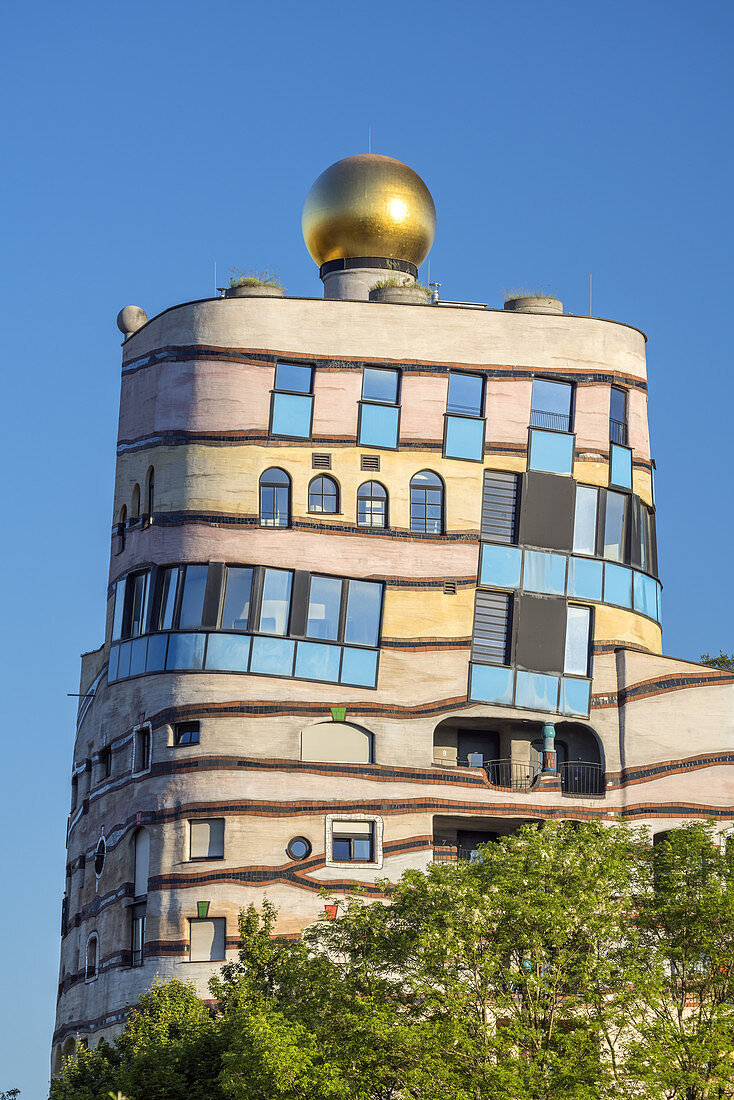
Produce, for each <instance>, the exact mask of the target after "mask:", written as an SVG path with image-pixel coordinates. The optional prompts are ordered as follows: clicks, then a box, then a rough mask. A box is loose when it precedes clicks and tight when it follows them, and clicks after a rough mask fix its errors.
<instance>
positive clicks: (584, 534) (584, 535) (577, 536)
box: [573, 485, 599, 555]
mask: <svg viewBox="0 0 734 1100" xmlns="http://www.w3.org/2000/svg"><path fill="white" fill-rule="evenodd" d="M598 501H599V490H598V489H595V488H594V487H593V486H592V485H577V486H576V510H575V513H574V521H573V552H574V554H592V555H593V554H595V553H596V511H597V505H598Z"/></svg>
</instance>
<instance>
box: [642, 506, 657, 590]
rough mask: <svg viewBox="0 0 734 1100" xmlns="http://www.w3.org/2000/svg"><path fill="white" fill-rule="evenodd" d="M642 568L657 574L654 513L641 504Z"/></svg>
mask: <svg viewBox="0 0 734 1100" xmlns="http://www.w3.org/2000/svg"><path fill="white" fill-rule="evenodd" d="M640 566H641V567H642V568H643V569H644V570H645V572H646V573H657V570H658V566H657V549H656V546H655V520H654V513H653V512H651V511H650V509H649V508H648V507H646V505H644V504H642V503H641V504H640Z"/></svg>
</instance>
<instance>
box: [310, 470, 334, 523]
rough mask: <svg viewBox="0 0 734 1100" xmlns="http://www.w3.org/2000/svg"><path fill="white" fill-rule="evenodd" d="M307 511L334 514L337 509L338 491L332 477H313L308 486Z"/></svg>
mask: <svg viewBox="0 0 734 1100" xmlns="http://www.w3.org/2000/svg"><path fill="white" fill-rule="evenodd" d="M308 510H309V512H324V513H326V514H328V515H334V513H336V512H338V511H339V492H338V490H337V487H336V482H335V481H334V479H333V477H315V478H314V479H313V481H312V482H311V484H310V485H309V487H308Z"/></svg>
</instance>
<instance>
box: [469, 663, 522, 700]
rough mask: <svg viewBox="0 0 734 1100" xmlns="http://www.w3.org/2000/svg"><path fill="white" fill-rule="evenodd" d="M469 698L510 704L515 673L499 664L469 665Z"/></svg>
mask: <svg viewBox="0 0 734 1100" xmlns="http://www.w3.org/2000/svg"><path fill="white" fill-rule="evenodd" d="M470 669H471V674H470V675H471V679H470V687H469V695H470V698H471V699H473V700H475V701H476V702H480V703H501V704H504V705H506V706H512V689H513V687H514V682H515V673H514V671H513V669H511V668H505V667H503V666H500V665H477V664H472V665H470Z"/></svg>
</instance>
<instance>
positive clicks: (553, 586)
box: [522, 550, 566, 596]
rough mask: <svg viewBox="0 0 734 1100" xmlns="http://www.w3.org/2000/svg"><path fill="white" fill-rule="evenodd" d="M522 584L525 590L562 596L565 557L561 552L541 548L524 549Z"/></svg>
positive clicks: (564, 579)
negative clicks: (547, 551)
mask: <svg viewBox="0 0 734 1100" xmlns="http://www.w3.org/2000/svg"><path fill="white" fill-rule="evenodd" d="M522 586H523V588H524V589H525V590H526V591H527V592H545V593H549V594H553V595H557V596H562V595H563V593H564V592H565V590H566V559H565V557H564V555H563V554H546V553H544V552H543V551H542V550H526V551H525V568H524V570H523V581H522Z"/></svg>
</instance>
